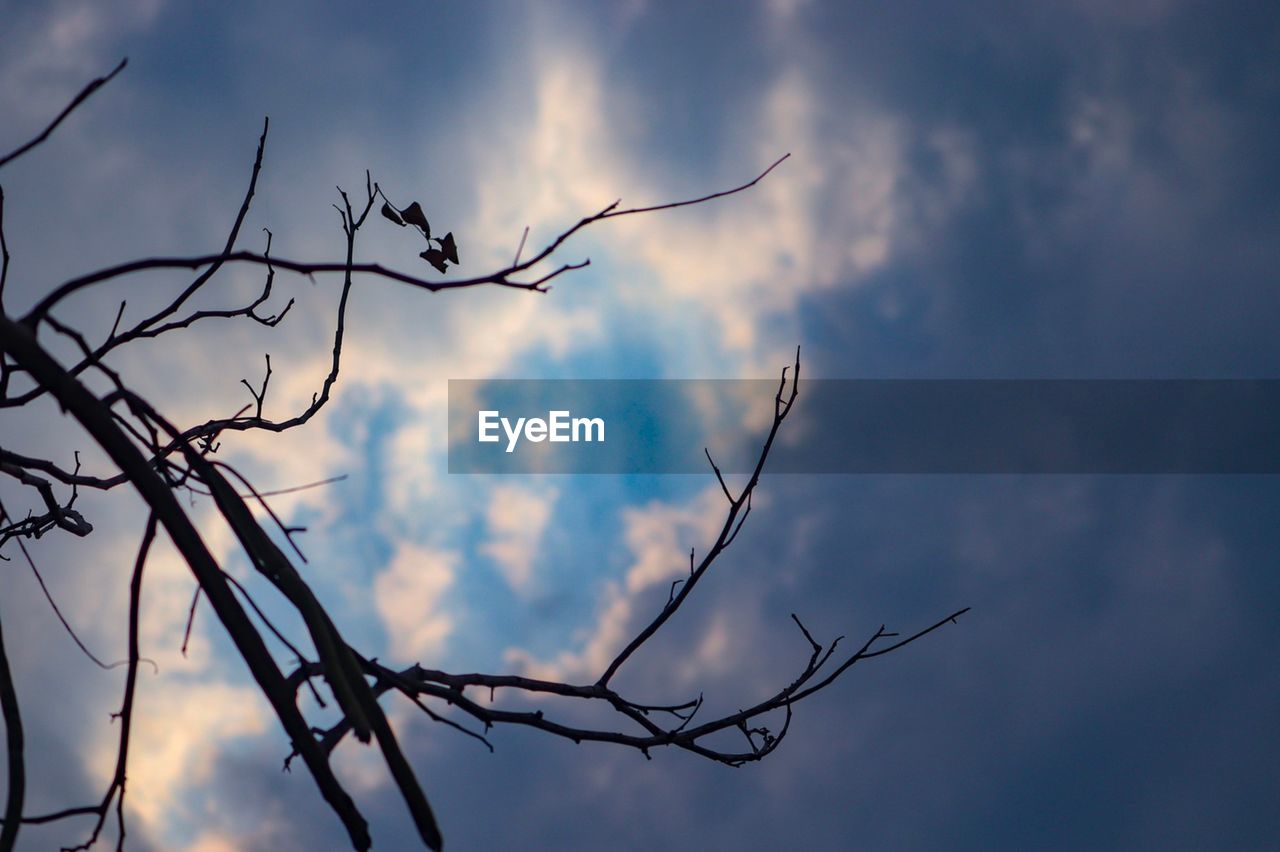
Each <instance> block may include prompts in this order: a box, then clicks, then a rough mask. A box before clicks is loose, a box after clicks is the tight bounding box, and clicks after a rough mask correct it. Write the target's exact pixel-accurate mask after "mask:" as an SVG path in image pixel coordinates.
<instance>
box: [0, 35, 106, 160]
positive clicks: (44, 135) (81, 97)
mask: <svg viewBox="0 0 1280 852" xmlns="http://www.w3.org/2000/svg"><path fill="white" fill-rule="evenodd" d="M128 64H129V60H128V58H127V57H126V58H124V59H121V60H120V64H119V65H117V66H116V67H115V68H113V69H112V70H111V73H110V74H107V75H106V76H105V77H98V78H97V79H95V80H93V81H91V82H90V83H89V85H87V86H85V87H84V88H83V89H81V90H80V94H78V95H76V96H75V97H74V98H72V99H71V103H69V104H67V105H66V106H65V107H63V110H62V112H60V113H58V116H57V118H55V119H54V120H53V121H51V122H50V123H49V126H48V127H46V128H45V129H44V130H42V131H41V132H40V133H39V135H37V136H36V137H35V138H34V139H32V140H31V141H30V142H27V143H26V144H25V145H20V146H18V147H17V148H16V149H15V150H13V151H11V152H9V153H8V154H5V155H4V156H3V157H0V168H3V167H4V166H6V165H8V164H9V163H10V162H12V161H13V160H16V159H18V158H19V157H21V156H22V155H23V154H25V153H27V152H28V151H30V150H31V149H32V148H34V147H36V146H37V145H40V144H41V143H43V142H44V140H46V139H48V138H49V134H50V133H53V131H54V130H55V129H57V127H58V125H59V124H61V123H62V122H63V119H65V118H66V117H67V116H69V115H71V113H72V112H74V111H75V109H76V107H78V106H80V104H82V103H84V102H85V101H87V100H88V99H89V97H90V96H91V95H92V94H93V93H94V92H96V91H98V89H100V88H102V87H103V86H105V85H106V84H107V83H109V82H111V78H112V77H114V76H116V75H117V74H119V73H120V72H121V71H123V70H124V67H125V66H126V65H128Z"/></svg>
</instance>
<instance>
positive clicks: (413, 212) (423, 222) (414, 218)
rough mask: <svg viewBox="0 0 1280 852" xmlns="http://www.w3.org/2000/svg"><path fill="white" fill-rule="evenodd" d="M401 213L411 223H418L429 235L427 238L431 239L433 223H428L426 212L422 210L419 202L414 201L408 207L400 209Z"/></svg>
mask: <svg viewBox="0 0 1280 852" xmlns="http://www.w3.org/2000/svg"><path fill="white" fill-rule="evenodd" d="M400 215H401V216H402V217H404V220H405V221H406V222H408V223H409V224H410V225H417V226H418V227H419V228H421V229H422V232H423V233H424V234H426V235H427V239H431V225H429V224H428V223H427V217H426V214H424V213H423V212H422V208H421V207H420V206H418V202H416V201H415V202H413V203H412V204H410V205H409V206H408V207H406V208H404V209H403V210H401V211H400Z"/></svg>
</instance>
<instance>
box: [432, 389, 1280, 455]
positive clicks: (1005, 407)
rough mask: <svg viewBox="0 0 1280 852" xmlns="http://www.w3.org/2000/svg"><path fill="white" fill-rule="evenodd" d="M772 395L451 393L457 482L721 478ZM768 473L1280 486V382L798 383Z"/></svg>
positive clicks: (760, 435)
mask: <svg viewBox="0 0 1280 852" xmlns="http://www.w3.org/2000/svg"><path fill="white" fill-rule="evenodd" d="M777 389H778V383H777V381H776V380H772V381H769V380H680V381H660V380H654V381H634V380H624V381H585V380H494V381H470V380H451V381H450V382H449V472H450V473H612V474H623V473H663V474H667V473H706V472H707V471H708V470H709V466H708V464H707V460H706V456H705V455H704V447H705V448H707V449H709V450H710V452H711V454H712V456H713V457H714V458H715V461H716V463H717V464H718V465H719V466H720V467H721V469H722V470H723V471H725V472H726V473H730V472H732V473H746V472H749V471H750V470H751V469H752V467H753V466H754V464H755V460H756V458H757V456H758V454H759V449H760V445H761V442H762V441H763V440H764V437H765V435H766V434H767V432H768V428H769V425H770V422H771V416H772V412H773V400H774V395H775V394H776V393H777ZM768 470H769V471H770V472H773V473H807V474H811V473H880V474H882V473H1107V474H1109V473H1139V474H1250V473H1253V474H1274V473H1280V380H1154V381H1149V380H1102V381H1098V380H876V379H850V380H843V379H841V380H836V379H828V380H822V379H814V380H802V381H801V385H800V395H799V397H798V399H797V401H796V405H795V408H794V410H793V412H792V413H791V415H790V416H789V417H788V419H787V421H786V422H785V423H784V424H783V426H782V430H781V432H780V434H779V439H778V443H777V444H776V445H775V447H774V449H773V451H772V453H771V455H770V458H769V463H768Z"/></svg>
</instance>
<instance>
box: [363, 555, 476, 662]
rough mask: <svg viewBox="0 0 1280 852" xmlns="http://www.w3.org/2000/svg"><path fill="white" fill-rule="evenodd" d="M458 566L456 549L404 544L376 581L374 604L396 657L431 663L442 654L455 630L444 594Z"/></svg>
mask: <svg viewBox="0 0 1280 852" xmlns="http://www.w3.org/2000/svg"><path fill="white" fill-rule="evenodd" d="M457 566H458V555H457V554H456V553H453V552H451V551H446V550H436V549H433V548H429V547H423V546H419V545H415V544H408V543H402V544H400V546H399V549H398V550H397V551H396V554H395V556H394V557H393V558H392V560H391V564H390V565H389V566H388V567H387V568H386V570H384V571H383V572H382V573H380V574H379V575H378V576H377V579H375V580H374V585H373V599H374V604H375V606H376V607H377V610H378V615H379V616H380V617H381V619H382V624H383V626H384V627H385V628H386V631H387V634H388V636H389V637H390V639H391V643H390V647H391V652H392V654H394V655H395V656H396V657H397V658H398V659H410V660H418V661H428V662H429V661H430V660H432V659H433V658H438V657H439V656H440V654H441V652H442V651H443V649H444V643H445V640H446V639H448V637H449V634H450V633H452V632H453V628H454V618H453V616H452V615H450V614H449V613H448V612H447V611H446V610H445V609H444V607H443V603H444V601H443V600H442V598H443V597H444V596H445V594H446V593H447V592H448V590H449V588H450V587H451V586H452V585H453V583H454V576H455V574H456V572H457Z"/></svg>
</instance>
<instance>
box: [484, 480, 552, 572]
mask: <svg viewBox="0 0 1280 852" xmlns="http://www.w3.org/2000/svg"><path fill="white" fill-rule="evenodd" d="M559 496H560V494H559V491H558V490H556V489H555V488H549V489H545V490H543V491H541V492H539V491H535V490H533V489H530V488H521V487H519V486H516V485H499V486H497V487H495V488H494V489H493V490H492V492H491V493H490V496H489V511H488V514H487V516H486V523H487V525H488V531H489V538H488V540H486V541H485V542H483V543H482V544H481V545H480V552H481V553H483V554H484V555H486V556H488V557H490V558H491V559H493V560H494V562H496V563H497V564H498V569H499V570H500V571H501V572H502V576H503V578H504V579H505V580H506V581H507V585H509V586H510V587H511V589H512V591H514V592H516V593H517V594H521V593H524V592H527V591H529V587H530V584H531V583H532V581H533V563H534V560H535V559H536V557H537V555H538V545H539V543H540V542H541V541H542V534H543V532H544V531H545V530H546V528H547V522H548V521H549V520H550V519H551V512H552V510H553V509H554V508H555V502H556V498H558V497H559Z"/></svg>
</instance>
